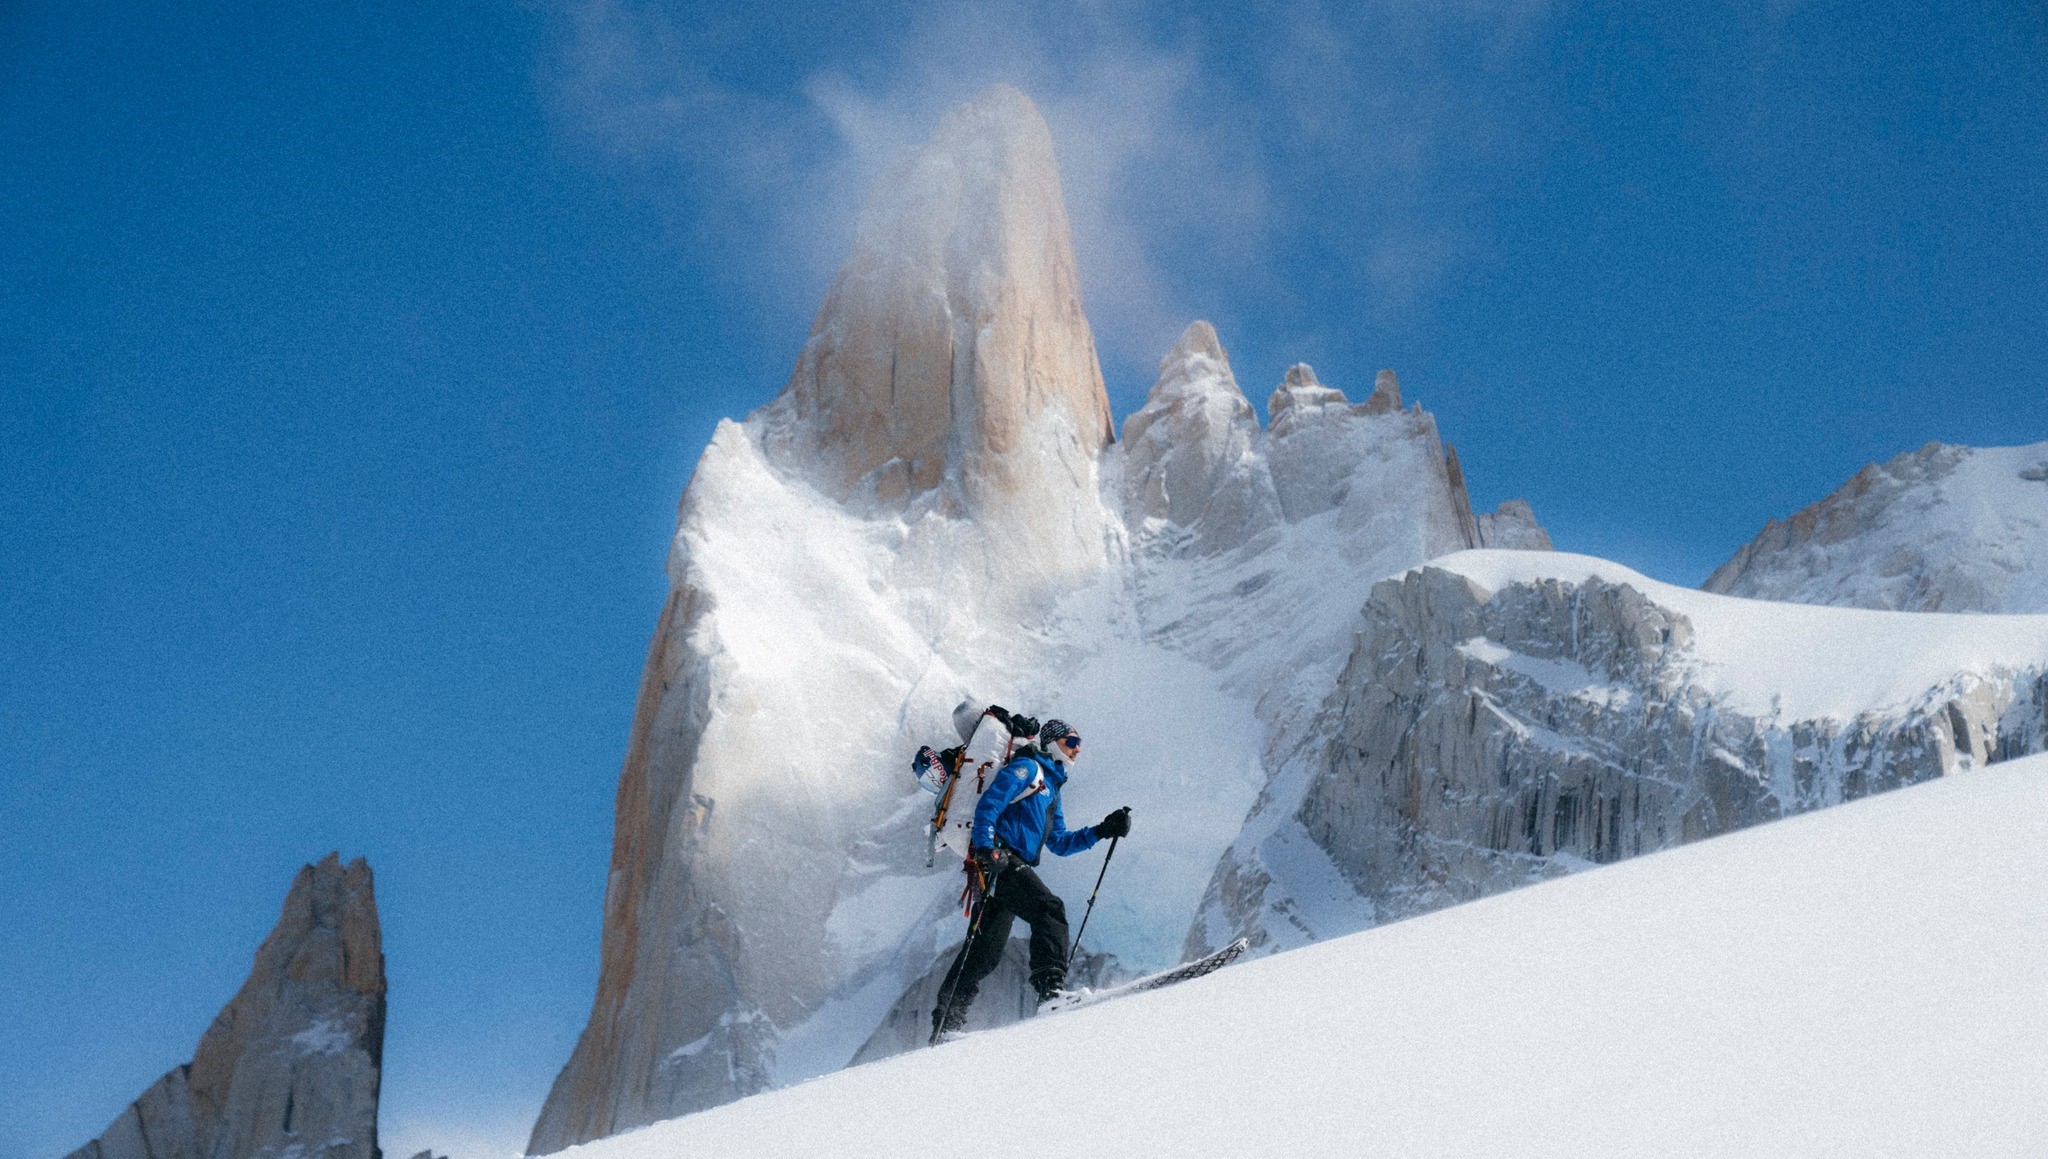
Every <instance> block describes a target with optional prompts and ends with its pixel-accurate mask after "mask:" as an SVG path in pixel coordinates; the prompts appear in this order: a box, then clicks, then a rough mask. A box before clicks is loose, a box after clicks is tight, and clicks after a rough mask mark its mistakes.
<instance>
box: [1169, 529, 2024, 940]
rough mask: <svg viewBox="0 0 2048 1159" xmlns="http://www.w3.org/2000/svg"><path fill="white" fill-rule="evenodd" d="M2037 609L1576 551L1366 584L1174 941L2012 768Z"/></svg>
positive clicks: (2020, 736)
mask: <svg viewBox="0 0 2048 1159" xmlns="http://www.w3.org/2000/svg"><path fill="white" fill-rule="evenodd" d="M2044 711H2048V616H2012V617H1996V618H1992V617H1969V616H1921V615H1908V614H1901V613H1885V612H1864V611H1853V610H1845V609H1832V608H1809V607H1800V606H1796V605H1788V604H1769V603H1761V602H1756V601H1749V600H1738V599H1732V598H1727V597H1720V596H1713V595H1706V594H1703V593H1699V592H1693V591H1688V590H1685V589H1681V588H1674V587H1670V586H1668V585H1664V584H1659V583H1656V582H1655V581H1651V580H1648V579H1645V578H1643V577H1641V576H1639V575H1636V574H1635V573H1633V572H1630V571H1628V570H1627V569H1626V568H1621V567H1619V566H1617V565H1614V564H1609V563H1606V562H1605V561H1600V560H1593V559H1588V558H1586V557H1582V556H1561V555H1550V554H1530V553H1519V552H1517V553H1508V552H1491V551H1481V552H1467V553H1461V554H1457V555H1452V556H1447V557H1445V558H1443V559H1440V560H1437V561H1435V562H1434V563H1433V564H1432V565H1430V566H1427V567H1423V568H1420V569H1417V570H1414V571H1411V572H1408V573H1407V574H1405V575H1403V576H1400V577H1397V578H1394V579H1390V580H1387V581H1385V582H1383V583H1381V584H1380V585H1379V586H1378V587H1376V588H1375V589H1374V591H1373V596H1372V599H1371V601H1370V602H1369V603H1368V604H1367V605H1366V607H1365V612H1364V622H1363V625H1362V630H1361V631H1360V633H1359V635H1358V639H1357V644H1356V646H1355V647H1354V648H1353V650H1352V653H1351V658H1350V660H1349V662H1348V663H1347V665H1346V667H1345V670H1344V672H1343V674H1342V676H1341V677H1340V678H1339V679H1338V682H1337V692H1336V694H1335V695H1334V696H1332V698H1331V699H1330V701H1329V703H1328V704H1327V705H1326V706H1325V707H1324V710H1323V713H1322V716H1321V718H1320V719H1319V721H1318V727H1317V730H1316V731H1317V734H1318V736H1319V737H1320V738H1324V739H1323V740H1322V741H1321V745H1320V748H1319V749H1318V750H1317V752H1316V755H1315V756H1314V758H1313V759H1312V760H1309V761H1305V762H1304V767H1303V768H1302V769H1301V770H1300V775H1299V776H1298V777H1296V778H1295V779H1294V780H1293V781H1292V782H1291V783H1289V784H1286V785H1276V787H1275V789H1273V790H1269V791H1268V794H1267V797H1266V798H1265V799H1264V800H1262V802H1261V814H1263V816H1261V815H1255V816H1254V818H1253V821H1252V823H1251V824H1250V825H1248V826H1247V836H1246V838H1243V839H1240V841H1239V843H1238V844H1237V845H1236V846H1235V847H1233V850H1232V852H1231V854H1230V855H1229V856H1227V857H1226V858H1225V859H1224V862H1223V864H1222V865H1221V866H1220V867H1219V869H1218V872H1217V875H1216V878H1215V879H1214V881H1213V882H1212V883H1211V888H1210V892H1209V894H1208V896H1207V898H1206V899H1205V906H1204V912H1203V921H1202V923H1201V924H1200V925H1198V926H1197V928H1196V929H1195V930H1194V931H1193V932H1192V933H1191V935H1190V946H1189V948H1190V950H1193V949H1198V948H1200V947H1203V946H1207V945H1213V944H1216V943H1217V942H1218V941H1219V940H1220V939H1227V938H1229V937H1234V936H1238V935H1241V934H1242V935H1249V936H1252V937H1254V938H1256V939H1259V940H1261V941H1262V942H1264V943H1265V944H1267V945H1269V946H1284V945H1293V944H1299V943H1301V942H1303V941H1308V940H1314V939H1316V938H1320V937H1327V936H1329V935H1331V934H1335V933H1342V932H1345V931H1346V930H1347V929H1355V928H1359V927H1362V926H1364V925H1369V924H1372V923H1374V922H1383V921H1388V920H1392V919H1396V918H1403V917H1409V916H1412V915H1414V914H1417V913H1421V912H1425V911H1428V910H1432V909H1437V908H1440V907H1442V906H1445V905H1450V904H1453V903H1456V902H1461V901H1466V900H1470V899H1472V898H1476V897H1480V896H1484V895H1486V894H1490V893H1495V892H1499V891H1500V890H1503V889H1509V888H1513V887H1515V886H1518V885H1523V884H1527V883H1528V882H1530V881H1533V880H1538V879H1541V878H1544V877H1549V876H1554V875H1557V874H1560V873H1564V872H1568V871H1570V870H1573V869H1578V868H1582V867H1585V866H1588V865H1593V864H1599V863H1604V862H1609V861H1614V860H1618V859H1620V858H1624V857H1632V856H1635V855H1637V854H1640V853H1646V852H1651V851H1653V850H1657V849H1662V848H1666V847H1669V846H1672V845H1676V844H1680V843H1683V842H1687V841H1693V840H1697V839H1699V838H1702V837H1708V836H1712V835H1714V834H1717V833H1722V832H1726V831H1728V830H1731V829H1736V828H1740V827H1743V826H1746V825H1750V824H1754V823H1756V822H1758V821H1764V820H1769V819H1772V818H1775V817H1779V816H1783V815H1786V814H1790V813H1795V812H1801V811H1804V810H1808V809H1813V808H1818V807H1820V806H1824V805H1831V804H1836V803H1839V802H1841V801H1844V800H1848V799H1852V798H1855V797H1860V796H1864V795H1866V794H1869V793H1874V792H1879V791H1882V790H1885V789H1890V788H1895V787H1897V786H1900V785H1903V784H1907V783H1910V782H1914V781H1920V780H1925V779H1927V778H1930V777H1937V776H1942V775H1944V774H1947V773H1951V772H1955V771H1958V770H1961V769H1967V768H1972V767H1976V766H1979V765H1982V764H1986V763H1989V762H1991V761H1994V760H2002V759H2006V758H2009V757H2014V756H2018V755H2021V754H2024V753H2031V752H2037V751H2040V749H2041V748H2042V747H2043V743H2044V740H2048V724H2044Z"/></svg>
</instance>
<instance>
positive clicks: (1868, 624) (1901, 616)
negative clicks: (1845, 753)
mask: <svg viewBox="0 0 2048 1159" xmlns="http://www.w3.org/2000/svg"><path fill="white" fill-rule="evenodd" d="M1429 566H1431V567H1437V568H1442V569H1444V570H1446V571H1453V572H1457V573H1458V574H1459V575H1462V576H1465V577H1466V578H1468V579H1470V580H1472V581H1473V582H1474V583H1476V584H1478V585H1479V586H1480V587H1482V588H1485V589H1487V590H1489V591H1494V590H1498V589H1500V588H1502V587H1505V586H1506V585H1508V584H1512V583H1527V582H1532V581H1536V580H1544V579H1554V580H1560V581H1563V582H1565V583H1574V584H1578V583H1584V582H1585V581H1586V580H1587V579H1588V578H1590V577H1593V576H1598V577H1600V578H1601V579H1604V580H1606V581H1607V582H1609V583H1618V584H1619V583H1625V584H1628V585H1629V586H1630V587H1633V588H1635V589H1636V590H1638V591H1640V592H1642V593H1643V594H1644V595H1646V596H1648V597H1649V598H1650V599H1651V600H1653V601H1655V602H1656V603H1658V604H1661V605H1663V606H1664V607H1667V608H1670V609H1672V610H1673V611H1676V612H1679V613H1682V614H1683V615H1684V616H1685V617H1686V618H1687V619H1689V620H1691V621H1692V625H1693V631H1694V651H1695V652H1696V653H1697V654H1698V655H1699V656H1700V657H1701V662H1702V667H1701V670H1700V674H1699V675H1700V683H1701V684H1702V685H1704V686H1705V687H1707V688H1708V689H1710V690H1711V691H1713V692H1714V694H1715V696H1716V697H1717V698H1719V699H1723V700H1724V701H1725V703H1727V704H1729V705H1731V706H1734V707H1736V708H1739V709H1740V710H1741V711H1743V712H1745V713H1748V714H1750V715H1754V716H1760V717H1768V716H1771V715H1773V713H1774V710H1775V711H1776V712H1777V713H1780V714H1782V715H1783V716H1784V717H1785V718H1786V719H1788V720H1815V719H1819V718H1822V717H1832V718H1835V719H1838V720H1847V719H1852V718H1854V717H1855V716H1856V715H1857V714H1859V713H1863V712H1871V711H1880V710H1884V709H1888V708H1895V707H1900V706H1903V705H1905V704H1908V703H1910V702H1912V701H1915V700H1918V699H1920V698H1921V697H1923V696H1924V695H1925V694H1926V692H1927V690H1928V689H1930V688H1934V687H1937V686H1940V685H1942V684H1945V683H1947V682H1949V681H1950V680H1952V679H1954V678H1956V677H1958V676H1961V675H1964V674H1969V673H1985V672H1988V671H1990V670H1993V669H2004V670H2006V671H2016V670H2019V669H2023V668H2029V667H2040V666H2042V665H2048V615H2031V616H1984V615H1964V614H1949V613H1940V612H1886V611H1874V610H1870V609H1865V608H1838V607H1824V606H1819V605H1813V604H1788V603H1778V602H1775V601H1771V600H1751V599H1742V598H1739V597H1736V596H1722V595H1715V594H1713V593H1711V592H1703V591H1698V590H1695V589H1693V588H1684V587H1679V586H1677V585H1675V584H1667V583H1661V582H1659V581H1657V580H1653V579H1650V578H1649V577H1647V576H1644V575H1641V574H1639V573H1637V572H1634V571H1631V570H1629V569H1628V568H1626V567H1623V566H1622V565H1620V564H1618V563H1613V562H1611V561H1609V560H1604V559H1596V558H1594V557H1593V556H1589V555H1572V554H1569V553H1565V552H1549V551H1544V552H1524V551H1465V552H1458V553H1455V554H1453V555H1447V556H1443V557H1441V558H1438V559H1434V560H1431V561H1430V562H1429ZM1531 675H1532V676H1533V675H1535V674H1534V673H1531ZM1538 678H1539V679H1541V677H1538ZM1551 678H1552V679H1556V678H1558V677H1556V676H1552V677H1551ZM1546 682H1547V681H1546Z"/></svg>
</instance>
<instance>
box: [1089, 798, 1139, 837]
mask: <svg viewBox="0 0 2048 1159" xmlns="http://www.w3.org/2000/svg"><path fill="white" fill-rule="evenodd" d="M1130 832H1131V807H1130V806H1129V805H1125V806H1124V807H1123V808H1121V809H1118V810H1117V811H1116V812H1114V813H1111V814H1110V815H1109V816H1107V817H1104V818H1103V819H1102V820H1100V821H1098V822H1096V823H1095V835H1096V836H1097V837H1124V836H1128V835H1129V834H1130Z"/></svg>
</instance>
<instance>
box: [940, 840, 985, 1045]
mask: <svg viewBox="0 0 2048 1159" xmlns="http://www.w3.org/2000/svg"><path fill="white" fill-rule="evenodd" d="M999 876H1001V873H1000V871H998V872H997V873H993V874H990V875H989V878H988V883H987V885H986V886H985V887H984V888H983V889H982V891H981V900H980V901H979V902H977V903H976V904H975V907H974V920H973V921H971V922H969V923H967V940H966V941H964V942H961V943H960V952H959V953H958V954H955V955H954V956H953V965H952V967H951V968H950V969H948V970H947V971H946V983H945V985H944V986H942V987H941V988H940V989H939V1009H940V1010H941V1011H943V1010H945V1009H946V1006H947V1003H948V1002H950V1001H951V1000H952V996H953V991H954V990H956V989H958V988H959V985H960V975H962V974H964V973H966V972H967V955H968V954H970V953H972V952H973V950H974V939H975V937H976V935H978V934H980V933H981V919H982V918H984V917H986V916H988V903H989V900H990V899H991V898H993V897H995V894H996V878H997V877H999ZM938 1044H939V1025H938V1023H936V1022H934V1023H933V1024H932V1037H931V1041H930V1042H929V1043H927V1044H926V1045H929V1046H937V1045H938Z"/></svg>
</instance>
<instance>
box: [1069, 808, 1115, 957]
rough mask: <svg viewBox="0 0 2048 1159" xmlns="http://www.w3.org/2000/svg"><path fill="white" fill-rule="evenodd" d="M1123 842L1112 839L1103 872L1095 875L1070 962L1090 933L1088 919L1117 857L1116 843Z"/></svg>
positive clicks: (1104, 857)
mask: <svg viewBox="0 0 2048 1159" xmlns="http://www.w3.org/2000/svg"><path fill="white" fill-rule="evenodd" d="M1122 840H1123V838H1121V837H1112V838H1110V839H1109V852H1108V853H1105V854H1103V855H1102V872H1101V873H1098V874H1096V875H1095V889H1094V891H1093V892H1091V893H1089V895H1088V909H1087V912H1085V913H1083V914H1082V915H1081V928H1080V929H1078V930H1075V931H1074V945H1073V947H1072V948H1071V949H1069V950H1068V951H1067V961H1069V962H1071V961H1073V960H1074V955H1075V954H1076V953H1077V952H1079V951H1080V949H1081V935H1082V934H1085V933H1087V932H1088V918H1089V916H1090V915H1092V914H1094V912H1095V895H1096V894H1098V893H1101V892H1102V879H1103V878H1104V877H1107V876H1108V875H1109V859H1110V858H1112V857H1115V856H1116V843H1117V842H1119V841H1122Z"/></svg>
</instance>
